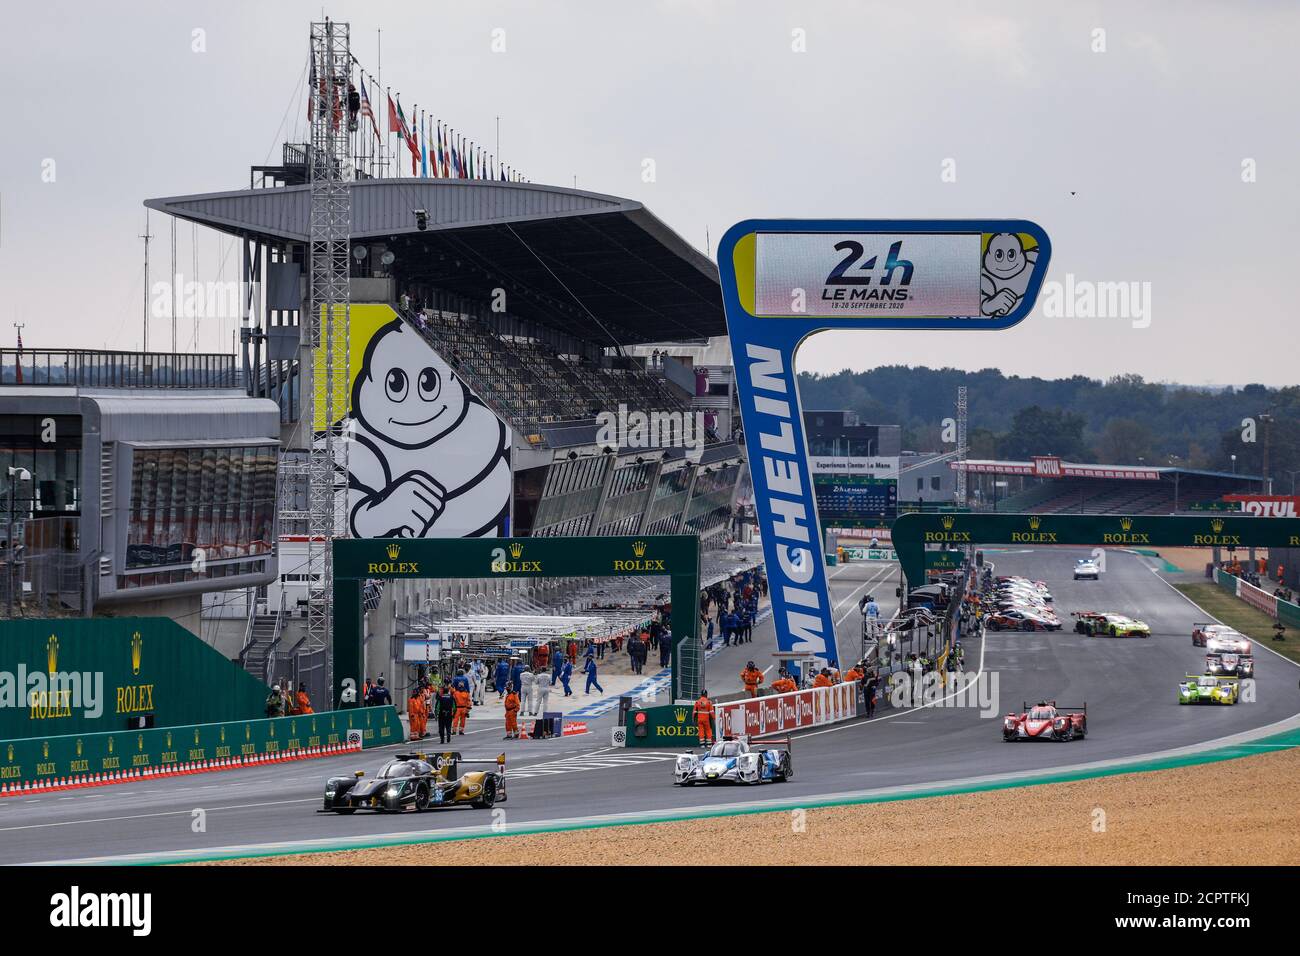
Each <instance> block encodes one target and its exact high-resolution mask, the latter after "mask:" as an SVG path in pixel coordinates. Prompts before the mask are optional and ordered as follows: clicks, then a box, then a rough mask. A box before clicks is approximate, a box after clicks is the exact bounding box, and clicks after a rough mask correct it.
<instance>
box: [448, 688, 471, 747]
mask: <svg viewBox="0 0 1300 956" xmlns="http://www.w3.org/2000/svg"><path fill="white" fill-rule="evenodd" d="M451 698H452V700H453V701H455V703H456V713H455V715H454V716H453V717H452V719H451V729H452V731H453V732H455V733H457V734H460V736H462V737H464V736H465V722H466V721H468V720H469V712H470V711H471V710H473V709H474V701H472V700H471V699H470V696H469V691H465V690H453V691H452V692H451Z"/></svg>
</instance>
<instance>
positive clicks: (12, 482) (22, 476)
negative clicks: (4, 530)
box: [5, 465, 32, 618]
mask: <svg viewBox="0 0 1300 956" xmlns="http://www.w3.org/2000/svg"><path fill="white" fill-rule="evenodd" d="M31 480H32V473H31V472H30V471H28V470H27V469H26V468H15V467H14V466H13V465H10V466H9V536H8V538H7V539H6V541H5V549H6V551H7V552H8V553H7V555H6V557H8V559H9V561H8V564H9V617H10V618H13V616H14V511H15V510H16V505H17V501H18V482H20V481H31Z"/></svg>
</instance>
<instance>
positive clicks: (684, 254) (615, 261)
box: [146, 146, 745, 674]
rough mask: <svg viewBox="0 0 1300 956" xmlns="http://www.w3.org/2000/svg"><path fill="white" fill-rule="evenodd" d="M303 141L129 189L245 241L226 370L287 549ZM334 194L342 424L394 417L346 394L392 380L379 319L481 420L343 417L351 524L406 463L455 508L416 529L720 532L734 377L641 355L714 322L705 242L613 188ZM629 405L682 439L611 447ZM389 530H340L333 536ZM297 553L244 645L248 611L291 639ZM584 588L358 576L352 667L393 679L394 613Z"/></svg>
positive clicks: (298, 532) (285, 561)
mask: <svg viewBox="0 0 1300 956" xmlns="http://www.w3.org/2000/svg"><path fill="white" fill-rule="evenodd" d="M306 149H307V147H302V146H286V147H285V154H284V159H285V161H284V164H283V165H282V166H281V167H279V168H276V167H259V168H257V169H255V170H254V175H253V177H252V181H253V184H254V185H253V188H249V189H242V190H235V191H227V192H214V193H201V194H193V195H184V196H175V197H169V198H160V199H152V200H149V201H147V202H146V205H147V206H148V207H149V208H151V209H153V210H156V211H158V212H160V213H164V214H166V215H169V216H174V217H176V218H178V219H181V220H188V221H190V222H194V223H198V224H199V225H203V226H207V227H209V228H212V229H214V230H217V231H219V232H221V233H224V234H227V235H229V236H233V237H236V238H237V239H238V240H239V242H240V247H241V250H242V278H243V280H244V285H245V289H246V290H248V291H249V292H250V295H248V296H245V297H243V299H244V306H243V309H244V311H243V333H242V338H241V341H242V343H243V348H242V351H243V355H242V357H241V359H240V362H241V365H242V368H241V369H240V370H239V375H238V378H239V380H240V381H242V382H244V383H245V384H246V385H247V388H248V392H249V394H250V395H251V396H253V397H257V398H265V399H270V400H271V401H272V402H274V403H275V405H276V406H278V407H279V411H280V423H281V429H280V430H281V445H282V462H283V465H282V468H281V472H280V489H281V495H280V517H281V520H280V535H281V542H282V545H283V544H284V542H285V541H286V540H287V538H294V539H295V540H296V541H301V540H305V538H304V536H305V535H306V534H307V532H308V529H307V527H306V525H305V523H304V521H303V519H302V517H301V516H302V515H304V514H305V513H306V502H307V491H306V489H307V484H306V472H307V469H306V468H304V467H302V465H301V464H300V463H301V462H304V461H305V459H306V457H307V455H308V450H309V449H310V448H311V447H312V444H311V443H312V441H313V434H319V430H320V423H319V422H308V421H304V419H305V418H307V409H306V403H305V402H304V396H308V395H311V394H312V393H311V389H310V385H311V379H312V373H313V369H314V363H315V362H317V361H319V356H318V354H317V353H315V352H314V351H312V350H311V349H310V348H309V346H308V345H307V344H306V342H305V338H304V336H303V335H302V334H301V330H302V328H303V321H302V319H303V315H304V311H305V309H306V307H307V303H308V295H307V292H308V285H309V283H308V282H307V279H308V275H309V264H310V230H311V219H310V203H309V202H308V199H309V188H310V187H309V186H308V185H305V184H304V183H303V177H302V170H301V168H300V167H301V165H302V155H303V153H304V151H305V150H306ZM347 188H348V190H349V192H350V208H351V225H350V229H349V237H348V242H349V245H350V251H351V255H350V256H349V262H348V270H349V286H350V302H351V306H350V308H351V332H350V337H351V359H350V363H351V367H350V369H349V377H348V379H347V381H348V382H350V383H351V384H352V388H351V389H350V394H349V395H348V396H347V401H346V402H342V404H346V405H348V407H349V409H350V411H349V413H348V417H350V418H351V419H353V421H354V422H357V423H358V424H359V425H365V426H366V428H370V424H369V423H373V422H375V421H379V422H381V423H382V422H383V421H393V420H394V416H391V415H386V416H372V417H371V418H370V419H367V418H366V416H364V415H363V414H361V413H360V412H359V410H358V409H357V408H356V407H353V405H354V403H355V402H356V401H358V400H359V399H358V396H361V395H363V394H365V393H364V391H363V389H362V386H363V383H365V382H371V383H377V384H376V385H375V387H376V388H377V389H379V390H380V393H381V394H382V390H383V389H384V388H385V387H386V386H385V385H384V382H383V379H384V374H383V373H384V371H385V369H384V368H379V365H380V364H381V352H382V349H381V348H380V346H381V344H382V343H383V341H384V340H385V337H386V336H388V335H394V336H397V338H395V339H394V341H400V342H401V343H402V344H401V345H400V346H398V347H397V348H395V349H394V350H393V351H392V352H391V353H388V354H387V357H386V358H384V359H383V361H384V362H388V363H389V365H392V363H394V362H397V363H399V364H400V363H402V362H411V363H415V364H414V365H411V366H410V367H407V368H406V372H407V380H408V381H411V382H413V381H414V380H415V378H417V377H418V375H419V373H420V370H421V367H422V366H423V367H424V368H425V369H426V370H428V369H435V370H437V369H443V370H444V371H442V372H441V373H439V375H435V376H434V378H435V379H439V378H447V379H448V381H449V382H454V381H459V382H460V383H462V384H463V387H464V389H465V390H466V392H468V398H469V401H470V402H473V400H474V399H477V401H478V402H479V403H481V405H482V406H483V407H485V409H486V413H485V414H486V416H487V417H486V418H484V417H481V416H480V417H476V418H474V419H473V422H472V423H470V420H469V419H467V418H464V417H463V416H462V418H461V419H457V420H456V421H457V424H456V425H455V426H452V427H451V428H450V430H449V431H448V432H446V433H443V434H439V435H437V436H435V437H434V438H432V439H430V440H429V441H428V442H426V443H425V444H422V445H419V446H412V445H411V444H409V443H408V444H403V443H402V442H401V441H389V439H390V438H391V437H392V436H390V435H386V434H383V433H382V432H383V429H382V428H380V429H379V433H374V429H371V431H365V430H364V429H362V430H359V432H358V438H359V440H358V443H357V445H356V446H355V448H354V451H353V452H352V453H350V456H349V458H348V476H349V485H350V488H349V490H348V495H349V498H348V502H347V508H346V513H347V514H348V515H349V520H350V521H351V520H352V519H353V518H354V517H355V515H356V514H357V513H358V510H359V509H360V510H362V511H364V509H365V508H366V507H367V506H368V502H382V501H384V500H386V499H387V497H388V495H390V494H391V493H393V491H394V490H395V489H396V487H397V485H398V483H399V482H400V479H401V478H402V477H403V476H405V475H407V474H409V473H410V472H411V471H412V470H416V469H418V470H420V471H426V470H427V471H430V472H431V473H436V474H435V477H436V479H437V480H438V481H439V482H440V483H441V484H442V485H444V486H445V487H446V488H447V491H448V499H449V500H451V501H453V503H454V505H455V506H456V507H454V508H453V507H448V508H446V509H444V510H443V511H442V512H440V513H439V515H437V516H436V519H435V520H434V521H432V522H426V523H425V525H424V527H423V528H420V527H417V528H415V529H414V530H415V533H416V534H423V535H424V536H430V537H433V536H446V535H454V536H463V535H473V534H487V535H502V534H508V535H512V536H554V535H612V534H674V533H693V534H697V535H698V536H699V537H700V540H701V545H702V547H703V548H704V549H705V550H706V552H707V551H708V550H709V549H719V548H722V547H724V546H725V545H726V544H727V543H728V542H729V541H730V540H731V538H732V536H733V531H734V526H733V517H734V515H733V507H734V501H735V498H736V495H737V491H738V488H739V487H740V486H741V484H742V482H743V480H744V474H745V472H744V469H745V465H744V460H743V457H742V449H741V447H740V445H739V444H738V443H737V442H736V441H735V440H733V439H732V437H731V436H732V423H733V422H734V421H735V420H736V416H735V414H734V405H733V402H734V396H733V392H734V389H733V388H732V387H731V373H730V370H729V369H725V370H724V369H721V368H719V369H708V368H704V367H701V368H694V369H693V368H691V367H690V366H689V364H688V362H689V360H684V361H679V360H678V359H676V358H665V357H663V356H662V355H657V354H655V353H657V352H658V351H659V350H658V349H655V350H654V351H653V352H650V354H647V352H648V349H647V347H648V346H651V345H653V344H654V343H664V342H674V341H696V340H699V339H701V338H707V337H711V336H722V335H725V332H726V325H725V319H724V317H723V313H722V307H721V296H720V294H719V289H718V277H717V269H716V266H715V265H714V264H713V263H712V262H711V261H710V260H709V259H708V258H707V257H706V256H704V255H703V254H702V253H700V252H699V251H698V250H696V249H695V248H693V247H692V246H690V245H689V244H688V243H686V242H685V241H684V240H683V239H682V238H681V237H680V236H678V235H677V234H676V233H674V232H673V231H672V230H670V229H669V228H668V227H667V226H665V225H664V224H663V223H662V222H660V221H659V220H658V219H657V218H655V217H654V216H653V215H652V214H651V213H650V212H649V211H648V210H646V209H645V208H644V207H643V206H642V205H641V204H640V203H638V202H635V201H633V200H628V199H621V198H618V197H614V196H607V195H602V194H597V193H591V192H585V191H581V190H576V189H568V188H563V187H556V186H546V185H541V184H535V183H528V182H519V181H498V180H493V179H486V178H482V179H466V178H438V179H435V178H402V179H386V178H372V177H370V176H368V175H359V176H357V177H356V178H354V179H352V180H350V181H349V183H348V186H347ZM417 211H418V212H419V215H417ZM426 347H427V351H426ZM634 351H635V352H639V353H640V354H634ZM367 363H374V364H373V365H368V364H367ZM440 363H441V364H440ZM701 383H702V384H701ZM412 391H413V389H412ZM360 400H361V401H363V402H364V401H365V400H364V399H360ZM466 408H467V410H468V409H470V408H471V406H469V405H467V406H466ZM625 411H626V412H633V413H639V414H641V415H645V416H651V415H656V414H658V415H664V414H665V413H666V416H665V417H676V419H677V420H686V419H687V418H689V419H690V420H691V421H692V422H695V423H697V425H696V427H697V428H698V432H697V433H698V434H699V436H700V439H701V440H700V441H699V442H698V443H697V444H698V447H697V446H690V447H686V446H684V445H681V444H674V443H673V442H672V441H665V440H664V436H663V435H660V434H653V433H652V434H650V435H649V436H646V437H645V438H638V439H637V440H633V439H632V438H630V437H629V436H628V435H627V434H620V435H618V436H616V440H611V439H610V438H609V437H608V434H607V432H606V431H603V430H602V422H607V421H608V420H609V418H610V417H611V416H617V415H618V414H619V413H620V412H625ZM399 417H400V416H399ZM448 420H449V421H450V420H451V419H450V418H449V419H448ZM462 421H463V422H465V424H464V425H463V426H462V425H461V424H460V422H462ZM498 431H499V432H500V434H501V436H502V437H501V439H500V441H499V442H498V441H495V440H494V439H493V438H492V435H493V434H495V433H496V432H498ZM363 446H364V447H363ZM363 452H365V453H363ZM367 469H368V470H367ZM457 508H459V509H460V511H459V513H457V514H454V515H453V514H452V512H454V511H456V510H457ZM390 530H392V529H390V528H389V524H388V523H383V524H378V525H371V526H369V527H363V526H362V525H361V524H357V523H355V522H354V523H353V525H352V528H351V533H352V534H354V535H361V536H366V535H378V536H384V534H385V532H386V531H390ZM300 550H301V549H300V548H297V547H296V546H295V547H294V548H284V547H282V551H283V556H282V558H281V560H280V570H281V577H282V581H281V582H280V587H279V588H272V589H270V591H268V592H267V593H262V594H259V595H258V596H257V598H256V599H255V600H254V601H252V602H250V615H249V623H248V625H247V627H246V628H245V630H244V637H243V639H244V642H245V647H246V646H247V644H248V642H249V641H251V640H254V630H255V629H254V627H253V621H254V619H255V618H256V619H258V626H259V627H260V628H261V629H262V630H263V631H264V632H265V633H273V634H277V635H280V636H279V637H278V638H277V640H278V642H279V644H280V645H281V646H283V647H285V648H293V647H296V646H298V643H295V642H298V641H299V632H300V631H301V630H302V627H303V624H302V620H303V619H302V617H301V609H302V607H303V604H304V601H303V599H302V598H299V597H298V596H297V594H298V592H301V591H303V590H304V589H306V588H308V587H309V586H310V585H311V581H310V580H308V578H310V575H304V574H302V571H303V570H304V564H303V557H302V555H301V554H299V553H297V552H298V551H300ZM291 584H292V587H290V585H291ZM458 588H460V589H459V590H457V589H458ZM286 591H288V592H291V593H290V595H289V598H288V599H286V600H285V601H284V602H283V604H282V605H281V610H279V611H277V603H276V602H277V599H278V597H279V593H284V592H286ZM271 592H279V593H271ZM476 595H481V596H476ZM471 598H472V599H473V603H467V601H470V599H471ZM586 600H587V599H585V598H583V597H582V596H581V595H579V594H577V592H576V590H575V589H574V588H572V587H570V586H567V585H566V586H562V587H560V589H559V590H552V591H548V592H547V593H546V594H545V595H536V594H535V595H533V596H532V599H531V600H529V601H523V600H522V599H521V598H520V596H519V595H517V594H513V593H512V592H510V591H509V590H508V589H507V590H503V591H501V592H500V593H498V592H496V591H487V592H482V591H468V590H466V589H465V588H463V587H460V586H459V585H458V584H456V583H455V582H452V583H446V582H433V581H430V582H410V583H409V585H408V584H403V585H402V586H401V587H389V588H387V589H383V590H382V592H381V590H380V589H378V588H376V589H373V593H371V594H369V595H368V598H367V607H368V608H369V609H370V613H369V615H368V617H367V621H368V624H367V628H368V635H369V639H368V641H367V645H366V646H367V666H368V668H369V669H370V670H371V671H373V672H376V673H377V672H381V671H386V670H387V671H389V672H392V670H393V669H394V665H395V664H396V663H397V662H398V658H397V657H396V656H395V655H396V654H397V653H398V649H397V647H396V645H395V643H394V638H395V637H396V634H397V633H398V631H397V629H398V628H406V629H412V628H414V629H419V628H420V627H421V626H423V627H432V626H434V625H435V623H436V622H437V621H438V620H440V619H442V618H443V617H445V616H447V615H451V616H456V617H460V618H464V617H465V616H466V615H469V614H478V613H487V612H492V613H502V614H506V613H513V612H515V611H516V610H519V611H520V612H524V613H531V612H529V611H528V610H527V609H526V608H523V607H518V608H517V607H516V605H520V604H521V603H522V604H536V605H537V608H538V612H539V613H555V612H556V611H557V610H562V609H563V608H565V607H570V606H573V607H575V608H576V606H577V605H580V604H582V603H584V601H586ZM590 600H591V601H595V600H596V598H595V597H594V596H593V597H591V598H590ZM434 609H437V610H436V613H435V612H434ZM576 609H577V610H581V609H580V608H576ZM399 616H400V618H402V620H403V622H404V623H399V621H398V618H399ZM375 638H378V640H376V639H375ZM232 656H233V654H232ZM297 673H299V672H298V671H295V674H297Z"/></svg>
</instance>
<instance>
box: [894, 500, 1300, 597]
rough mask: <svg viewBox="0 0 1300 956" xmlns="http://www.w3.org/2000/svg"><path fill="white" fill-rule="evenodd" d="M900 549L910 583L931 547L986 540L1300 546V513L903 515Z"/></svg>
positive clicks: (897, 526)
mask: <svg viewBox="0 0 1300 956" xmlns="http://www.w3.org/2000/svg"><path fill="white" fill-rule="evenodd" d="M892 534H893V538H894V548H895V550H897V551H898V560H899V563H900V564H901V565H902V568H903V574H904V576H905V577H906V578H907V580H908V582H909V583H911V584H913V585H915V584H916V583H917V582H920V581H921V580H923V579H924V577H925V569H926V567H927V566H928V561H929V560H930V559H929V557H928V555H927V551H926V549H927V548H939V547H964V546H967V545H983V544H1014V545H1019V546H1033V547H1044V546H1051V545H1095V546H1099V547H1104V548H1161V547H1180V548H1219V549H1221V550H1222V551H1224V552H1227V553H1229V554H1231V553H1233V552H1236V551H1238V550H1240V551H1243V552H1244V551H1246V550H1248V549H1249V548H1294V547H1300V518H1262V517H1255V516H1253V515H1244V514H1243V515H1231V514H1223V515H1216V514H1204V515H1090V514H1046V515H1030V514H1002V513H996V514H992V513H980V514H965V513H963V514H922V513H912V514H905V515H902V516H901V517H899V519H898V520H897V521H895V522H894V527H893V529H892Z"/></svg>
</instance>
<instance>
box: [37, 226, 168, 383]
mask: <svg viewBox="0 0 1300 956" xmlns="http://www.w3.org/2000/svg"><path fill="white" fill-rule="evenodd" d="M145 231H146V232H147V231H148V230H145ZM14 325H15V326H17V328H18V360H17V361H16V362H15V363H14V364H15V368H14V382H15V383H16V384H18V385H21V384H22V383H23V328H22V326H21V325H18V323H16V322H15V323H14Z"/></svg>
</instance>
